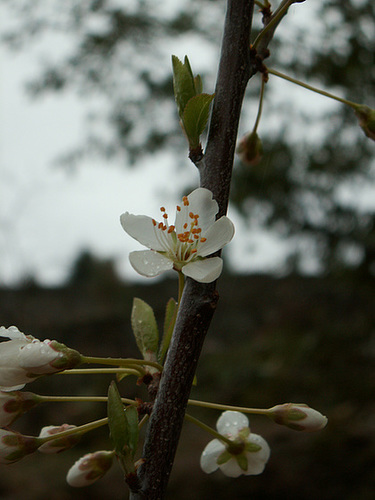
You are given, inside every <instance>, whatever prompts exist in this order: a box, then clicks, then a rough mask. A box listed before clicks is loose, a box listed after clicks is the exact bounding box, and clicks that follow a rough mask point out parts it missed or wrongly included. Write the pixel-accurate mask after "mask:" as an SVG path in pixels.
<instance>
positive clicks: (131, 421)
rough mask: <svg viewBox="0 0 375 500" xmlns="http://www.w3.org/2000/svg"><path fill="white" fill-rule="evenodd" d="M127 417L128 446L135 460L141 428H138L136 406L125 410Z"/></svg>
mask: <svg viewBox="0 0 375 500" xmlns="http://www.w3.org/2000/svg"><path fill="white" fill-rule="evenodd" d="M125 417H126V419H127V422H128V430H129V436H128V442H127V445H128V446H129V449H130V451H131V454H132V458H134V455H135V452H136V451H137V446H138V436H139V427H138V412H137V409H136V408H135V407H134V406H128V407H127V408H126V410H125Z"/></svg>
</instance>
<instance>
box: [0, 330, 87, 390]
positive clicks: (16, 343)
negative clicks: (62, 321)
mask: <svg viewBox="0 0 375 500" xmlns="http://www.w3.org/2000/svg"><path fill="white" fill-rule="evenodd" d="M0 337H8V338H10V339H11V340H9V341H7V342H2V343H1V344H0V389H1V390H3V391H11V390H18V389H22V387H24V385H25V384H27V383H28V382H32V381H33V380H35V379H36V378H38V377H39V376H41V375H46V374H50V373H56V372H58V371H62V370H66V369H69V368H73V367H74V366H77V365H78V364H79V363H80V362H81V355H80V354H79V352H77V351H75V350H74V349H69V348H68V347H66V346H65V345H64V344H60V343H58V342H56V341H55V340H52V341H51V340H44V341H43V342H41V341H40V340H38V339H35V338H34V337H32V336H30V335H29V336H26V335H24V334H23V333H22V332H20V331H19V330H18V328H16V327H15V326H11V327H9V328H5V327H3V326H2V327H0Z"/></svg>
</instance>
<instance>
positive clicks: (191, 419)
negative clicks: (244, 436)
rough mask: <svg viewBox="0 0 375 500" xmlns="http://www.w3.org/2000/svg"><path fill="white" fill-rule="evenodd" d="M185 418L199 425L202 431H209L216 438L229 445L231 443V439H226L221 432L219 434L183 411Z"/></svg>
mask: <svg viewBox="0 0 375 500" xmlns="http://www.w3.org/2000/svg"><path fill="white" fill-rule="evenodd" d="M185 418H186V420H189V422H192V423H193V424H195V425H197V426H198V427H200V428H201V429H203V430H204V431H206V432H209V433H210V434H212V436H214V437H215V438H216V439H220V441H223V442H224V443H226V444H229V445H232V444H233V441H231V440H230V439H228V438H227V437H226V436H223V435H222V434H219V433H218V432H217V431H215V429H213V428H212V427H210V426H208V425H206V424H204V423H203V422H201V421H200V420H198V419H197V418H195V417H192V416H191V415H189V414H188V413H185Z"/></svg>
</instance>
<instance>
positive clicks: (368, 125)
mask: <svg viewBox="0 0 375 500" xmlns="http://www.w3.org/2000/svg"><path fill="white" fill-rule="evenodd" d="M354 113H355V114H356V116H357V118H358V120H359V125H360V126H361V128H362V130H363V131H364V133H365V134H366V135H367V137H369V138H370V139H372V140H373V141H375V109H371V108H369V107H368V106H365V105H363V104H358V105H357V106H356V107H355V108H354Z"/></svg>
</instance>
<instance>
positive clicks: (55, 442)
mask: <svg viewBox="0 0 375 500" xmlns="http://www.w3.org/2000/svg"><path fill="white" fill-rule="evenodd" d="M75 427H76V426H75V425H69V424H62V425H49V426H47V427H43V428H42V429H41V431H40V434H39V437H40V438H46V437H50V436H53V435H54V434H58V433H59V432H64V431H68V430H70V429H74V428H75ZM80 439H81V434H80V433H79V432H77V433H76V434H70V435H69V436H65V437H56V439H52V440H51V441H47V442H46V443H44V444H42V445H41V446H39V448H38V451H40V452H41V453H60V451H64V450H69V448H72V447H73V446H75V445H76V444H77V443H78V442H79V440H80Z"/></svg>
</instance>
